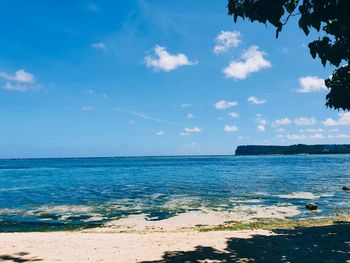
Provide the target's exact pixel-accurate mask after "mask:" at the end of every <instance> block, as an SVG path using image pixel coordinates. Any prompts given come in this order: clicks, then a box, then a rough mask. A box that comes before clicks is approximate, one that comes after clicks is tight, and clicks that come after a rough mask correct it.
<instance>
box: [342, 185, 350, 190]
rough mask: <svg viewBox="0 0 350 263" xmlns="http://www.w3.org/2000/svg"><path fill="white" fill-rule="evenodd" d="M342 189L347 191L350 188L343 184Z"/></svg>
mask: <svg viewBox="0 0 350 263" xmlns="http://www.w3.org/2000/svg"><path fill="white" fill-rule="evenodd" d="M342 189H343V190H344V191H349V190H350V188H349V187H347V186H346V185H344V186H343V187H342Z"/></svg>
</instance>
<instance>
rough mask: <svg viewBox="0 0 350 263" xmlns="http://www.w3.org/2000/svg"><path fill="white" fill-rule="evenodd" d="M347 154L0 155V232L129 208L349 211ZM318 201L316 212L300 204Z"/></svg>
mask: <svg viewBox="0 0 350 263" xmlns="http://www.w3.org/2000/svg"><path fill="white" fill-rule="evenodd" d="M343 185H350V155H320V156H312V155H310V156H256V157H237V156H210V157H207V156H201V157H130V158H76V159H26V160H0V231H35V230H53V229H54V230H59V229H74V228H85V227H92V226H99V225H101V224H103V223H104V222H108V221H109V220H113V219H118V218H121V217H124V216H127V215H131V214H141V213H142V214H146V215H147V217H148V219H149V220H159V219H164V218H168V217H171V216H174V215H176V214H179V213H183V212H186V211H191V210H200V209H214V210H222V211H225V210H227V211H229V210H230V209H233V208H235V207H237V206H242V205H244V206H253V205H259V206H271V205H281V204H288V205H293V206H297V207H298V209H299V210H300V214H298V215H297V216H295V217H314V216H332V215H336V214H341V213H346V212H349V211H350V193H349V192H345V191H342V190H341V187H342V186H343ZM307 202H316V203H317V204H318V205H319V207H320V211H319V212H318V213H316V214H315V213H310V212H307V211H306V210H305V204H306V203H307Z"/></svg>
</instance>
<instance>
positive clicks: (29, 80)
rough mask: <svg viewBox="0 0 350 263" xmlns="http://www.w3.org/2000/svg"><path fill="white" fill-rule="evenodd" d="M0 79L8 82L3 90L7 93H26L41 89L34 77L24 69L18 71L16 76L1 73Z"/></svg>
mask: <svg viewBox="0 0 350 263" xmlns="http://www.w3.org/2000/svg"><path fill="white" fill-rule="evenodd" d="M0 79H4V80H6V83H5V85H4V87H3V88H4V89H5V90H7V91H21V92H25V91H28V90H33V89H37V88H39V85H38V84H37V83H36V82H35V78H34V75H33V74H31V73H29V72H27V71H25V70H24V69H20V70H17V71H16V72H15V74H14V75H11V74H8V73H6V72H0Z"/></svg>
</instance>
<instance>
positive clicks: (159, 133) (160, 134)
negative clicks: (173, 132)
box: [156, 131, 164, 136]
mask: <svg viewBox="0 0 350 263" xmlns="http://www.w3.org/2000/svg"><path fill="white" fill-rule="evenodd" d="M156 135H157V136H163V135H164V131H159V132H157V133H156Z"/></svg>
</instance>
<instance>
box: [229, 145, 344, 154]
mask: <svg viewBox="0 0 350 263" xmlns="http://www.w3.org/2000/svg"><path fill="white" fill-rule="evenodd" d="M346 153H350V144H317V145H306V144H294V145H289V146H277V145H271V146H270V145H240V146H238V147H237V149H236V152H235V155H273V154H276V155H277V154H278V155H291V154H346Z"/></svg>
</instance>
